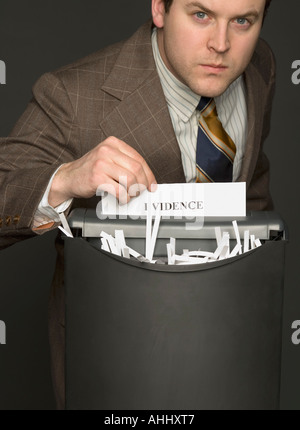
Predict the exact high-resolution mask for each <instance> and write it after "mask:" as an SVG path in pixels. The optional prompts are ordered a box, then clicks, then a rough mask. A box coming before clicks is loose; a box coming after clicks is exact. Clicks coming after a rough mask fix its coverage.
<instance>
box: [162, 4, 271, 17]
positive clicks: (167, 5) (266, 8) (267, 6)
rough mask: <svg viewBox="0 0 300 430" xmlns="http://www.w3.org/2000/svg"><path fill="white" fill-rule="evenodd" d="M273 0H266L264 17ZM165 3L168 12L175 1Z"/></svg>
mask: <svg viewBox="0 0 300 430" xmlns="http://www.w3.org/2000/svg"><path fill="white" fill-rule="evenodd" d="M271 1H272V0H266V6H265V12H264V17H265V16H266V14H267V12H268V9H269V6H270V4H271ZM164 3H165V11H166V12H167V13H168V12H169V10H170V7H171V5H172V3H173V0H164Z"/></svg>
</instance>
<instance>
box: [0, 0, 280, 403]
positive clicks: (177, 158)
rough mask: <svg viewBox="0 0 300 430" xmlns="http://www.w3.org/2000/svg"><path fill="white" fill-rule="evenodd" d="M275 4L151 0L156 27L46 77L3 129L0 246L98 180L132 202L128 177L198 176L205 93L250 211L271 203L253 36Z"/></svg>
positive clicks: (265, 73) (270, 78) (263, 48)
mask: <svg viewBox="0 0 300 430" xmlns="http://www.w3.org/2000/svg"><path fill="white" fill-rule="evenodd" d="M270 3H271V0H234V1H233V0H232V1H227V2H224V1H223V0H196V1H193V0H152V17H153V24H154V26H153V25H152V23H151V22H149V23H146V24H145V25H144V26H142V27H141V28H140V29H139V30H138V31H137V32H136V33H135V34H134V35H133V36H132V37H131V38H130V39H129V40H128V41H127V42H124V43H123V42H122V43H119V44H116V45H114V46H111V47H108V48H106V49H104V50H102V51H100V52H98V53H96V54H93V55H91V56H89V57H87V58H85V59H83V60H79V61H78V62H76V63H74V64H72V65H69V66H66V67H64V68H62V69H60V70H59V71H56V72H54V73H48V74H46V75H45V76H43V77H42V78H41V79H40V80H39V81H38V82H37V84H36V85H35V87H34V89H33V99H32V101H31V103H30V104H29V106H28V108H27V110H26V111H25V113H24V114H23V116H22V117H21V118H20V120H19V122H18V123H17V125H16V126H15V128H14V130H13V131H12V133H11V135H10V137H9V138H7V139H2V140H1V146H2V151H1V163H0V169H1V170H0V186H1V195H2V196H3V198H2V199H1V203H0V205H1V206H0V214H1V238H0V244H1V247H5V246H9V245H11V244H12V243H14V242H16V241H17V240H21V239H24V238H26V237H30V236H32V235H33V234H34V233H33V231H34V232H35V233H38V234H39V233H44V232H46V231H48V230H49V229H52V228H54V227H56V226H57V225H58V224H59V216H58V213H59V212H63V211H67V210H69V209H70V208H71V207H76V206H85V207H95V205H96V198H95V194H96V190H97V189H98V187H99V186H100V188H101V189H102V190H106V189H110V190H111V189H112V188H113V189H114V191H115V194H116V195H117V197H118V198H119V199H120V200H121V201H128V200H129V199H130V195H129V193H128V189H129V187H130V186H131V185H133V184H140V185H141V187H143V186H144V187H147V188H148V189H150V188H151V185H152V184H155V183H156V182H158V183H166V182H167V183H176V182H185V181H189V182H191V181H195V180H196V179H197V178H198V180H199V177H198V173H197V171H200V170H201V167H200V166H199V165H198V159H197V160H196V155H197V154H196V152H197V144H198V143H197V141H198V137H197V134H198V128H199V127H198V121H199V115H200V112H199V110H198V109H197V107H198V105H199V101H200V102H201V99H202V100H205V98H207V100H211V99H213V100H214V102H215V105H216V110H217V112H218V116H219V119H220V121H221V123H222V124H223V127H224V129H225V131H226V134H227V135H228V136H230V138H232V140H233V142H234V145H235V147H236V151H235V156H234V160H233V163H232V164H233V165H232V180H233V181H246V182H247V208H248V209H254V210H265V209H270V208H271V207H272V202H271V197H270V195H269V183H268V182H269V166H268V161H267V159H266V157H265V155H264V153H263V149H262V147H263V142H264V140H265V138H266V136H267V134H268V131H269V126H270V115H271V103H272V97H273V92H274V81H275V63H274V58H273V55H272V53H271V51H270V49H269V47H268V46H267V45H266V43H265V42H263V41H261V40H259V35H260V30H261V27H262V24H263V20H264V17H265V14H266V12H267V9H268V7H269V5H270ZM153 27H155V28H153ZM196 165H197V169H196ZM122 177H123V178H124V177H125V178H126V182H121V183H120V181H121V180H120V178H122ZM126 184H127V185H126ZM58 251H59V258H58V263H57V270H56V274H55V279H54V283H53V295H52V299H51V303H50V339H51V346H52V351H51V353H52V361H53V377H54V385H55V388H56V396H57V401H58V407H59V408H63V405H64V384H63V380H64V362H63V350H64V296H63V288H62V284H63V281H62V279H63V258H62V245H61V244H60V241H59V240H58Z"/></svg>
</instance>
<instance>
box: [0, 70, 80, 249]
mask: <svg viewBox="0 0 300 430" xmlns="http://www.w3.org/2000/svg"><path fill="white" fill-rule="evenodd" d="M0 148H1V152H0V196H1V198H0V249H1V248H5V247H7V246H10V245H12V244H13V243H15V242H17V241H19V240H23V239H26V238H29V237H31V236H34V235H35V233H34V232H33V231H32V229H31V226H32V221H33V216H34V214H35V212H36V209H37V207H38V204H39V202H40V200H41V198H42V196H43V194H44V192H45V190H46V188H47V185H48V182H49V180H50V178H51V176H52V175H53V173H54V172H55V170H56V169H57V168H58V167H59V166H60V165H61V164H63V163H66V162H70V161H73V160H74V159H75V158H79V157H80V156H81V150H80V142H79V134H78V126H77V124H76V116H75V111H74V108H73V105H72V103H71V100H70V98H69V96H68V93H67V92H66V90H65V87H64V85H63V83H62V81H61V80H60V79H59V78H58V77H57V76H56V75H55V74H50V73H48V74H45V75H44V76H42V77H41V78H40V79H39V80H38V81H37V83H36V84H35V86H34V87H33V98H32V100H31V102H30V103H29V105H28V107H27V109H26V111H25V112H24V114H23V115H22V116H21V118H20V119H19V121H18V122H17V124H16V125H15V127H14V129H13V130H12V132H11V134H10V136H9V137H7V138H0Z"/></svg>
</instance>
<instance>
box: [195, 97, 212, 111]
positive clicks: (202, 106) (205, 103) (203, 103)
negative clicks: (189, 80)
mask: <svg viewBox="0 0 300 430" xmlns="http://www.w3.org/2000/svg"><path fill="white" fill-rule="evenodd" d="M212 100H213V99H212V98H209V97H201V99H200V102H199V104H198V106H197V110H199V111H200V112H202V111H203V110H204V109H206V108H207V106H208V105H209V104H210V103H211V102H212Z"/></svg>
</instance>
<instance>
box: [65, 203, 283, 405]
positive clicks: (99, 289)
mask: <svg viewBox="0 0 300 430" xmlns="http://www.w3.org/2000/svg"><path fill="white" fill-rule="evenodd" d="M79 215H80V217H81V216H82V221H81V231H82V232H84V224H85V223H87V224H88V223H89V216H92V215H91V213H88V212H79ZM80 217H79V218H80ZM85 218H86V219H85ZM92 218H93V216H92ZM74 219H75V222H73V224H72V217H71V221H70V223H71V225H72V227H73V228H74V227H75V230H76V229H77V228H79V227H78V226H79V225H80V222H79V219H78V213H77V216H75V217H74ZM251 219H253V223H252V222H251ZM258 219H260V220H261V224H263V225H264V226H265V228H264V229H263V230H264V233H262V235H264V234H266V232H267V234H268V235H269V239H272V240H267V238H266V237H265V238H261V239H262V240H263V242H264V244H263V246H261V247H260V248H257V249H255V250H252V251H250V252H248V253H246V254H243V255H239V256H237V257H234V258H231V259H228V260H222V261H217V262H213V263H207V264H204V265H189V266H188V265H185V266H168V265H157V264H150V263H143V262H139V261H136V260H133V259H131V260H125V259H123V258H122V257H118V256H115V255H112V254H109V253H106V252H104V251H101V250H100V249H97V248H96V246H95V244H93V241H92V242H89V241H88V240H87V239H86V238H80V237H77V238H74V239H71V238H66V240H65V287H66V408H67V409H100V410H201V409H278V407H279V395H280V368H281V329H282V301H283V274H284V273H283V272H284V254H285V244H286V240H285V239H286V236H285V231H284V227H282V222H281V220H280V219H279V221H278V222H277V220H278V218H276V214H273V213H272V214H271V216H269V215H268V214H266V213H261V214H256V213H253V214H252V216H249V217H245V218H244V219H242V218H241V219H239V224H240V225H245V224H247V226H248V228H249V229H250V230H251V228H252V229H253V228H254V229H255V223H256V222H257V220H258ZM270 219H272V222H271V223H270V222H269V220H270ZM274 219H275V224H274V222H273V221H274ZM103 223H104V224H105V223H106V224H107V226H108V224H109V223H110V221H109V220H108V221H107V222H104V221H102V224H101V226H100V228H101V229H102V227H103ZM124 223H126V221H124ZM96 224H97V223H96ZM113 224H114V222H113ZM226 224H227V225H228V229H229V221H227V220H225V222H224V226H226ZM252 224H253V225H252ZM273 224H274V225H273ZM266 226H267V228H266ZM228 229H227V230H228ZM276 229H277V231H276ZM257 230H259V228H258V229H257ZM201 232H202V233H201ZM97 234H98V233H97ZM188 234H190V233H188ZM201 234H202V235H203V236H204V237H206V239H207V233H206V232H205V225H204V227H203V229H202V230H200V231H199V232H193V235H194V236H195V235H198V237H200V236H201ZM271 236H272V237H271ZM98 240H99V239H98ZM211 240H213V237H211ZM214 242H215V241H214ZM193 243H194V242H193ZM185 245H186V243H185ZM190 249H193V248H190Z"/></svg>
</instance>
